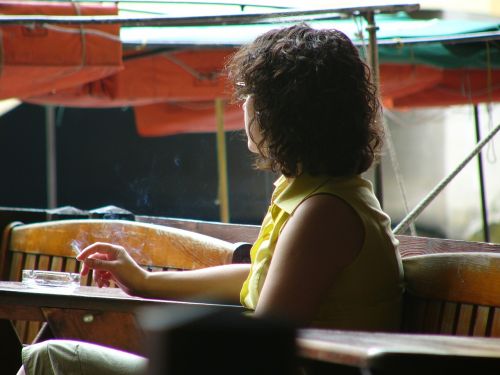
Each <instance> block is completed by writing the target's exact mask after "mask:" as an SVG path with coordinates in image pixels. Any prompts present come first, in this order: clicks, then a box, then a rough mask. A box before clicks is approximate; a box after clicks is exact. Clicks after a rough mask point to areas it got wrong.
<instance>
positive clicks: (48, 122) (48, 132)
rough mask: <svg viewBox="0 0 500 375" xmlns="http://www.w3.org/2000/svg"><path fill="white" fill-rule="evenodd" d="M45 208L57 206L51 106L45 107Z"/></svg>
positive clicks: (54, 117) (54, 132)
mask: <svg viewBox="0 0 500 375" xmlns="http://www.w3.org/2000/svg"><path fill="white" fill-rule="evenodd" d="M45 137H46V148H45V152H46V168H47V171H46V184H47V208H55V207H57V165H56V116H55V108H54V107H53V106H50V105H49V106H46V107H45Z"/></svg>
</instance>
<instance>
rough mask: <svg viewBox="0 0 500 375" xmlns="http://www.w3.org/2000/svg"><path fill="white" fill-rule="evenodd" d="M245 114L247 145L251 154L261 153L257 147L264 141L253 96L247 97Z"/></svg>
mask: <svg viewBox="0 0 500 375" xmlns="http://www.w3.org/2000/svg"><path fill="white" fill-rule="evenodd" d="M243 113H244V118H245V132H246V134H247V145H248V149H249V150H250V152H253V153H255V154H258V153H259V149H258V148H257V145H258V144H259V142H260V141H261V140H262V135H261V134H260V128H259V124H258V123H257V119H256V118H255V110H254V107H253V96H252V95H249V96H247V98H246V100H245V102H244V103H243Z"/></svg>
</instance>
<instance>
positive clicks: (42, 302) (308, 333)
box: [0, 281, 500, 374]
mask: <svg viewBox="0 0 500 375" xmlns="http://www.w3.org/2000/svg"><path fill="white" fill-rule="evenodd" d="M179 305H182V306H186V305H194V306H200V307H203V306H206V307H207V308H213V307H214V306H215V307H218V308H223V309H229V310H242V308H241V306H230V305H215V304H203V303H186V302H177V301H165V300H155V299H146V298H139V297H132V296H129V295H127V294H125V293H124V292H123V291H122V290H120V289H118V288H102V289H99V288H97V287H78V288H75V289H73V290H72V289H65V288H60V287H52V288H51V287H44V288H30V287H27V286H25V285H23V284H22V283H19V282H1V281H0V322H1V323H2V324H1V325H0V337H2V340H3V342H5V341H6V340H7V339H8V338H9V337H11V336H9V333H8V332H5V331H1V330H2V328H3V329H5V328H6V327H7V326H6V324H5V323H10V322H9V320H13V319H17V320H38V321H44V322H47V323H48V326H49V327H50V329H51V331H52V333H53V335H54V336H55V337H59V338H75V339H80V340H87V341H91V342H98V343H102V344H105V345H109V346H114V347H118V348H122V349H125V350H129V351H133V352H136V353H143V348H144V346H143V331H142V329H141V327H140V326H139V324H138V323H137V322H136V318H135V314H134V313H135V312H136V311H137V309H138V308H141V307H145V306H179ZM117 322H118V324H119V326H117ZM117 327H119V329H118V328H117ZM297 348H298V354H299V356H300V357H302V358H306V359H310V360H313V361H320V362H324V363H331V364H335V365H341V366H348V367H350V368H361V369H370V371H373V372H375V373H376V372H377V371H379V372H380V371H382V373H405V374H412V373H423V372H426V371H429V369H432V373H439V372H442V373H446V372H448V371H450V370H458V371H460V372H463V371H464V370H467V369H475V370H476V371H475V372H474V373H477V372H478V371H477V370H478V369H480V370H484V371H490V372H493V371H495V372H498V373H500V339H493V338H478V337H458V336H443V335H416V334H392V333H391V334H388V333H369V332H350V331H335V330H319V329H303V330H299V331H298V332H297ZM18 352H19V349H18V348H13V349H12V353H18ZM7 353H8V351H5V350H4V351H0V356H3V357H4V358H5V357H6V356H8V354H7ZM2 359H3V358H2ZM3 363H5V362H3ZM4 369H5V367H4Z"/></svg>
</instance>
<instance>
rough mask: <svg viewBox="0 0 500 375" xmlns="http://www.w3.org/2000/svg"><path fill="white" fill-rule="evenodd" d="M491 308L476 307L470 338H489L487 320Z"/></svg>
mask: <svg viewBox="0 0 500 375" xmlns="http://www.w3.org/2000/svg"><path fill="white" fill-rule="evenodd" d="M490 310H491V308H490V307H488V306H477V309H476V317H475V320H474V326H473V327H472V336H479V337H486V336H489V333H488V332H487V330H488V319H489V314H490Z"/></svg>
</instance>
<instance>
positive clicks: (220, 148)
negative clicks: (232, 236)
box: [215, 98, 229, 223]
mask: <svg viewBox="0 0 500 375" xmlns="http://www.w3.org/2000/svg"><path fill="white" fill-rule="evenodd" d="M215 121H216V123H217V165H218V173H219V191H218V198H219V209H220V219H221V221H222V222H223V223H229V189H228V178H227V153H226V134H225V132H224V100H223V99H222V98H216V99H215Z"/></svg>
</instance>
